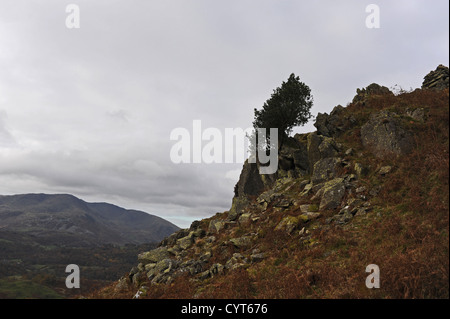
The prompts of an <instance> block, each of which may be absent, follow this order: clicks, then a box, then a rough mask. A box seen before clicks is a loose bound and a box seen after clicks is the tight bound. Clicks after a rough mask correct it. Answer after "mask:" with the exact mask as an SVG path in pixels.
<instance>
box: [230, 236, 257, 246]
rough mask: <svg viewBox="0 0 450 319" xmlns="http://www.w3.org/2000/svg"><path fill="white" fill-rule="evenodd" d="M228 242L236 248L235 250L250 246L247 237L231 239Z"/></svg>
mask: <svg viewBox="0 0 450 319" xmlns="http://www.w3.org/2000/svg"><path fill="white" fill-rule="evenodd" d="M230 242H231V243H232V244H233V245H234V246H235V247H236V248H247V247H249V246H250V245H251V244H252V240H251V238H250V237H248V236H242V237H238V238H231V239H230Z"/></svg>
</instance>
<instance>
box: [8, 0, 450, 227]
mask: <svg viewBox="0 0 450 319" xmlns="http://www.w3.org/2000/svg"><path fill="white" fill-rule="evenodd" d="M372 3H373V4H376V5H377V6H378V8H379V22H380V23H379V28H368V27H367V25H366V19H367V18H368V17H369V16H370V15H372V14H373V12H372V11H369V12H366V7H367V6H368V5H369V4H372ZM69 4H76V5H77V6H78V8H79V20H78V21H79V28H69V27H68V24H66V20H68V21H72V22H73V21H75V20H72V18H73V17H74V16H73V14H74V12H73V11H69V12H66V7H67V5H69ZM448 11H449V2H448V1H447V0H433V1H425V0H395V1H392V0H391V1H387V0H385V1H375V0H373V1H367V2H366V1H361V0H343V1H331V0H321V1H300V0H227V1H224V0H221V1H219V0H158V1H154V0H145V1H144V0H132V1H130V0H89V1H88V0H71V1H60V0H39V1H38V0H34V1H33V0H1V1H0V194H2V195H11V194H23V193H70V194H73V195H75V196H77V197H79V198H81V199H83V200H85V201H88V202H110V203H112V204H116V205H118V206H122V207H124V208H129V209H139V210H143V211H146V212H148V213H151V214H153V215H157V216H160V217H162V218H165V219H167V220H169V221H171V222H172V223H174V224H176V225H178V226H179V227H182V228H186V227H189V225H190V224H191V222H192V221H194V220H199V219H202V218H207V217H210V216H212V215H214V214H215V213H217V212H223V211H226V210H228V209H229V208H230V207H231V201H232V197H233V188H234V185H235V184H236V182H237V181H238V178H239V173H240V170H241V168H242V165H243V163H242V162H235V163H211V164H207V163H181V164H177V163H174V162H173V161H172V159H171V157H170V152H171V149H172V148H173V147H174V144H176V141H174V140H171V139H170V134H171V132H172V131H173V130H174V129H176V128H185V129H186V130H187V131H188V132H193V123H194V120H200V121H201V127H202V130H204V129H206V128H216V129H218V130H219V131H220V132H224V131H225V129H226V128H242V129H246V128H248V127H251V125H252V121H253V116H254V114H253V110H254V108H258V109H259V108H261V107H262V105H263V104H264V102H265V101H266V100H267V99H269V98H270V95H271V94H272V92H273V90H274V89H275V88H277V87H279V86H280V85H281V83H282V82H283V81H286V80H287V79H288V77H289V75H290V74H291V73H295V75H297V76H299V77H300V80H301V81H302V82H304V83H305V84H307V85H308V86H309V87H310V89H311V93H312V95H313V97H314V105H313V107H312V109H311V113H312V114H313V115H317V114H318V113H319V112H320V113H325V112H326V113H330V112H331V110H332V109H333V107H334V106H336V105H338V104H341V105H343V106H346V105H347V104H348V103H349V102H350V101H351V100H352V98H353V96H354V95H355V94H356V89H357V88H363V87H366V86H368V85H369V84H371V83H374V82H375V83H378V84H380V85H384V86H387V87H388V88H393V87H394V86H395V85H397V87H398V86H400V87H401V88H403V89H405V90H409V89H415V88H418V87H420V86H421V84H422V82H423V77H424V76H425V75H426V74H427V73H428V72H430V71H431V70H434V69H436V67H437V66H438V65H439V64H444V65H446V66H448V65H449V32H448V30H449V15H448ZM370 21H374V20H370ZM69 25H70V23H69ZM313 123H314V120H311V121H310V122H309V123H307V124H306V125H305V126H303V127H298V128H295V129H294V133H306V132H312V131H315V127H314V126H313ZM192 135H193V134H192ZM191 138H193V136H191ZM206 143H207V141H204V142H203V144H201V145H202V146H204V145H205V144H206Z"/></svg>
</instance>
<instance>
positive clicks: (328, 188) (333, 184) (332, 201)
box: [319, 178, 345, 210]
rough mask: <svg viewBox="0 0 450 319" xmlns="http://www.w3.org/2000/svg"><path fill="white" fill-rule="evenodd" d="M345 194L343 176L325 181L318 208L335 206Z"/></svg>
mask: <svg viewBox="0 0 450 319" xmlns="http://www.w3.org/2000/svg"><path fill="white" fill-rule="evenodd" d="M344 195H345V184H344V179H343V178H335V179H333V180H331V181H328V182H327V183H325V186H324V187H323V195H322V199H321V201H320V206H319V210H325V209H335V208H337V207H338V206H339V205H340V203H341V200H342V198H343V197H344Z"/></svg>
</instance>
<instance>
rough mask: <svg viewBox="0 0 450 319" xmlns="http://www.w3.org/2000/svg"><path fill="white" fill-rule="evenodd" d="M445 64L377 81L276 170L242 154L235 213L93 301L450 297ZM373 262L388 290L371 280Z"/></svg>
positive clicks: (145, 258) (289, 145)
mask: <svg viewBox="0 0 450 319" xmlns="http://www.w3.org/2000/svg"><path fill="white" fill-rule="evenodd" d="M448 74H449V70H448V67H444V66H442V65H440V66H439V67H438V68H437V69H436V70H435V71H432V72H430V74H428V75H427V76H426V77H425V79H424V82H423V85H422V88H420V89H416V90H414V91H411V92H406V91H403V90H402V92H397V93H394V92H392V91H391V90H390V89H388V88H386V87H383V86H381V85H379V84H376V83H373V84H370V85H369V86H367V87H366V88H362V89H357V94H356V95H355V97H354V98H353V100H352V102H351V103H349V104H348V105H347V106H346V107H343V106H341V105H338V106H336V107H334V108H333V110H332V111H331V113H330V114H327V113H325V114H320V113H319V114H318V115H317V117H316V122H315V127H316V128H317V131H315V132H311V133H306V134H296V135H295V136H294V137H290V138H289V140H288V142H286V143H285V144H284V145H283V147H282V149H280V150H279V167H278V171H277V172H276V173H275V174H272V175H260V174H259V172H258V164H257V163H249V162H246V163H245V164H244V166H243V169H242V172H241V175H240V178H239V181H238V183H237V184H236V187H235V196H234V198H233V202H232V206H231V208H230V209H229V210H228V211H225V212H223V213H217V214H216V215H214V216H212V217H210V218H206V219H203V220H200V221H194V222H193V223H192V225H191V226H190V228H189V229H182V230H179V231H177V232H175V233H174V234H172V235H170V236H169V237H167V238H165V239H164V240H163V241H161V242H160V244H159V246H158V247H157V248H156V249H154V250H150V251H146V252H142V253H141V254H139V256H138V259H139V264H138V265H136V266H135V267H133V268H132V269H131V270H130V272H129V273H128V274H127V275H126V276H124V277H122V278H121V279H120V280H119V281H118V282H116V283H115V284H114V285H112V286H109V287H106V288H104V289H102V290H101V291H98V292H97V293H96V294H94V295H93V296H92V297H94V298H103V297H106V298H132V297H134V298H448V297H449V289H448V288H449V287H448V274H449V256H448V248H449V247H448V246H449V237H448V234H449V219H448V217H449V206H448V204H449V193H448V181H449V175H448V174H449V171H448V169H449V153H448V152H449V136H448V135H449V105H448V102H449V89H448V87H449V85H448ZM374 264H375V265H377V266H378V267H379V270H380V274H381V284H380V285H381V287H380V288H379V289H369V288H368V287H367V286H366V277H367V276H368V273H366V267H367V266H368V265H374Z"/></svg>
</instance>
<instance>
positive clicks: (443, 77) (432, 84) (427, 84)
mask: <svg viewBox="0 0 450 319" xmlns="http://www.w3.org/2000/svg"><path fill="white" fill-rule="evenodd" d="M448 88H449V70H448V67H446V66H444V65H442V64H440V65H439V66H438V67H437V68H436V70H434V71H431V72H430V73H428V74H427V75H426V76H425V77H424V81H423V83H422V89H425V90H430V89H434V90H444V89H448Z"/></svg>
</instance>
